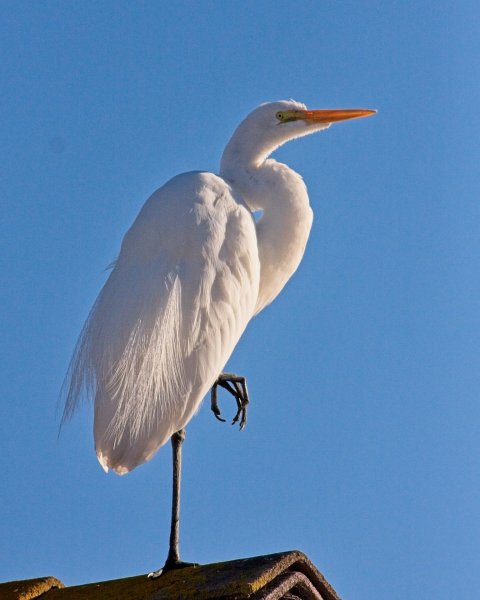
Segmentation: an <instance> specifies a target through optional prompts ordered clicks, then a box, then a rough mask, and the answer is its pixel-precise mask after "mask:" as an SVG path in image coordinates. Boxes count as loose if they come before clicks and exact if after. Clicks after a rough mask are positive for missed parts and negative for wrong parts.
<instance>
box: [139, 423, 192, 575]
mask: <svg viewBox="0 0 480 600" xmlns="http://www.w3.org/2000/svg"><path fill="white" fill-rule="evenodd" d="M184 439H185V429H180V431H177V433H174V434H173V435H172V437H171V440H170V441H171V442H172V460H173V489H172V521H171V525H170V545H169V549H168V556H167V560H166V561H165V565H164V566H163V569H160V570H159V571H155V572H154V573H150V574H149V577H159V576H160V575H161V574H162V573H165V572H166V571H171V570H172V569H181V568H182V567H192V566H195V563H187V562H183V561H181V560H180V484H181V479H182V444H183V440H184Z"/></svg>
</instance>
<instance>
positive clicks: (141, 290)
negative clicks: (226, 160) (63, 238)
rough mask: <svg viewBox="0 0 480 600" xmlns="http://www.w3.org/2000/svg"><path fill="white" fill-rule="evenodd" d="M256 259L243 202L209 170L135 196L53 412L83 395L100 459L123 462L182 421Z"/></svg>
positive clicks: (140, 455)
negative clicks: (140, 199) (89, 402)
mask: <svg viewBox="0 0 480 600" xmlns="http://www.w3.org/2000/svg"><path fill="white" fill-rule="evenodd" d="M259 271H260V267H259V261H258V251H257V243H256V233H255V225H254V222H253V220H252V217H251V214H250V211H249V210H248V209H247V208H246V207H245V206H244V205H243V204H242V203H241V201H240V202H239V201H238V199H237V200H236V199H235V198H234V197H233V196H232V191H231V189H230V188H229V186H228V185H227V184H226V183H225V182H224V181H223V180H222V179H220V178H219V177H216V176H215V175H212V174H209V173H187V174H184V175H181V176H178V177H176V178H174V179H173V180H171V181H170V182H168V183H167V184H166V185H165V186H164V187H163V188H161V189H160V190H158V191H157V192H155V193H154V194H153V196H151V197H150V199H149V200H148V201H147V202H146V204H145V206H144V207H143V209H142V210H141V212H140V214H139V215H138V217H137V219H136V221H135V222H134V224H133V225H132V227H131V229H130V230H129V231H128V232H127V234H126V236H125V238H124V240H123V243H122V248H121V251H120V255H119V257H118V260H117V261H116V263H115V266H114V268H113V271H112V273H111V274H110V277H109V278H108V280H107V282H106V284H105V286H104V287H103V289H102V291H101V293H100V294H99V297H98V299H97V301H96V303H95V305H94V307H93V309H92V311H91V313H90V315H89V317H88V319H87V322H86V324H85V326H84V329H83V331H82V334H81V336H80V339H79V341H78V344H77V347H76V350H75V353H74V356H73V359H72V363H71V366H70V369H69V373H68V376H67V381H66V388H65V389H66V404H65V412H64V418H68V417H69V416H70V415H71V414H72V413H73V411H74V409H75V407H76V405H77V404H78V401H79V399H80V397H82V396H85V395H86V396H87V397H90V398H92V399H94V400H95V444H96V449H97V455H98V457H99V460H100V462H101V464H102V466H104V468H106V469H107V468H108V467H110V468H112V469H114V470H116V471H117V472H119V473H124V472H127V471H129V470H131V469H133V468H134V467H135V466H137V465H138V464H141V463H142V462H145V461H146V460H148V459H149V458H151V456H152V455H153V454H154V453H155V452H156V450H157V449H158V448H159V447H160V446H161V445H162V444H164V443H165V442H166V441H167V440H168V439H169V437H170V436H171V435H172V433H174V432H175V431H178V430H179V429H181V428H182V427H184V426H185V425H186V423H187V422H188V421H189V419H190V418H191V417H192V415H193V414H194V413H195V411H196V410H197V408H198V406H199V404H200V402H201V400H202V398H203V396H204V395H205V393H206V392H207V390H208V389H209V388H210V387H211V385H212V384H213V382H214V381H215V379H216V378H217V377H218V375H219V373H220V372H221V369H222V368H223V366H224V364H225V362H226V361H227V360H228V357H229V356H230V354H231V352H232V350H233V348H234V347H235V344H236V343H237V341H238V339H239V337H240V335H241V334H242V332H243V330H244V329H245V327H246V325H247V323H248V321H249V319H250V318H251V316H252V315H253V311H254V308H255V303H256V300H257V296H258V285H259ZM84 392H86V394H84Z"/></svg>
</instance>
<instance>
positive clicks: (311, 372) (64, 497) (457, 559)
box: [0, 0, 480, 600]
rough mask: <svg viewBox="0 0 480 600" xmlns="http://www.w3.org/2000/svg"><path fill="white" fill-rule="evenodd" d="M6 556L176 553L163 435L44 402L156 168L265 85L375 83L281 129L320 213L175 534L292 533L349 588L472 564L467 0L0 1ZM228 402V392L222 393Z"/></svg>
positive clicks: (250, 336) (259, 548) (189, 456)
mask: <svg viewBox="0 0 480 600" xmlns="http://www.w3.org/2000/svg"><path fill="white" fill-rule="evenodd" d="M0 16H1V19H0V22H1V25H0V29H1V31H0V34H1V35H0V47H1V54H2V61H0V78H1V89H2V94H1V95H0V105H1V109H0V114H1V120H0V139H1V140H2V143H1V145H0V152H1V165H2V168H1V182H2V183H1V185H2V219H1V220H0V228H1V239H0V244H1V248H0V265H1V277H2V285H1V287H0V298H1V310H0V314H1V317H0V318H1V330H2V344H1V357H0V369H1V379H0V381H1V394H0V398H1V400H0V402H1V420H0V439H1V446H0V447H1V450H2V451H1V454H0V461H1V471H2V485H1V495H0V512H1V519H0V523H1V525H0V555H1V556H2V561H1V564H0V580H11V579H17V578H18V579H23V578H30V577H35V576H42V575H48V574H52V575H55V576H56V577H59V578H60V579H62V580H63V581H64V582H65V583H66V584H69V585H72V584H76V583H82V582H87V581H95V580H101V579H109V578H116V577H123V576H129V575H133V574H137V573H143V572H147V571H149V570H152V569H154V568H158V567H159V566H160V565H161V564H163V561H164V559H165V555H166V550H167V539H168V521H169V504H170V449H169V448H164V449H162V450H161V451H160V452H159V453H158V454H157V456H156V457H155V458H154V460H152V461H151V462H150V463H148V464H147V465H145V466H142V467H140V468H139V469H137V470H136V471H134V472H133V473H131V474H129V475H128V476H126V477H123V478H119V477H116V476H115V475H113V474H109V475H108V476H106V475H105V474H104V473H103V471H102V470H101V468H100V466H99V465H98V464H97V461H96V459H95V455H94V451H93V444H92V434H91V412H90V411H89V410H88V409H85V410H83V411H82V412H81V413H79V414H78V415H77V417H76V418H75V420H74V421H73V422H72V423H71V424H70V425H68V426H67V427H66V428H65V429H64V431H63V432H62V435H61V436H60V438H59V439H57V431H58V417H57V414H56V401H57V397H58V392H59V389H60V386H61V383H62V380H63V376H64V373H65V371H66V368H67V365H68V361H69V357H70V354H71V351H72V349H73V346H74V344H75V341H76V338H77V335H78V333H79V331H80V329H81V326H82V323H83V321H84V319H85V317H86V315H87V313H88V311H89V308H90V306H91V304H92V303H93V301H94V299H95V297H96V295H97V293H98V291H99V289H100V287H101V285H102V283H103V282H104V280H105V277H106V272H105V267H106V266H107V265H108V264H109V263H111V261H112V260H113V259H114V258H115V256H116V253H117V251H118V248H119V245H120V242H121V239H122V236H123V233H124V232H125V231H126V229H127V228H128V227H129V225H130V224H131V222H132V220H133V219H134V217H135V215H136V213H137V212H138V210H139V209H140V207H141V205H142V204H143V202H144V201H145V199H146V198H147V197H148V196H149V194H150V193H151V192H152V191H153V190H155V189H156V188H158V187H159V186H160V185H162V183H164V182H165V181H166V180H167V179H169V178H170V177H171V176H173V175H175V174H177V173H179V172H182V171H188V170H195V169H204V170H212V171H216V170H217V169H218V162H219V159H220V156H221V153H222V150H223V147H224V145H225V143H226V142H227V140H228V138H229V136H230V134H231V133H232V131H233V129H234V128H235V126H236V125H237V124H238V122H239V121H240V120H241V119H242V118H243V117H244V116H245V114H247V113H248V112H249V111H250V110H251V109H252V108H254V107H255V106H256V105H258V104H260V103H261V102H265V101H269V100H277V99H283V98H295V99H296V100H299V101H302V102H305V103H307V104H308V105H309V106H310V107H312V108H321V107H363V106H365V107H371V108H378V109H379V113H378V115H377V116H375V117H374V118H369V119H364V120H361V121H358V122H351V123H344V124H339V125H337V126H335V127H332V128H331V129H330V130H328V131H326V132H323V133H321V134H318V135H316V136H311V137H310V138H306V139H302V140H298V141H295V142H292V143H290V144H288V145H286V146H285V147H284V148H282V149H281V150H280V151H278V152H277V154H276V157H277V158H279V159H280V160H282V161H284V162H287V163H288V164H289V165H290V166H291V167H293V168H294V169H296V170H297V171H298V172H300V173H301V174H302V175H303V177H304V179H305V181H306V183H307V186H308V188H309V193H310V198H311V203H312V206H313V209H314V212H315V222H314V227H313V230H312V234H311V239H310V242H309V245H308V248H307V252H306V255H305V258H304V261H303V263H302V265H301V267H300V269H299V271H298V272H297V274H296V275H295V277H294V278H293V279H292V281H291V282H290V283H289V285H288V286H287V288H286V289H285V290H284V292H283V293H282V295H281V296H280V297H279V298H278V299H277V300H276V302H275V303H274V304H273V305H272V306H271V307H269V308H268V309H266V310H265V312H264V313H262V314H261V315H260V316H259V317H257V318H256V319H254V321H252V323H251V324H250V325H249V328H248V330H247V332H246V334H245V335H244V337H243V338H242V340H241V342H240V344H239V345H238V347H237V349H236V351H235V353H234V355H233V357H232V359H231V360H230V362H229V369H231V370H233V371H235V372H239V373H242V374H245V375H246V376H247V377H248V381H249V387H250V391H251V396H252V403H251V409H250V420H249V424H248V426H247V429H246V430H245V431H244V432H242V433H239V432H238V431H237V430H235V429H234V428H232V427H230V426H228V425H223V424H220V423H218V422H216V421H215V420H214V419H213V417H212V415H211V413H210V411H209V410H208V405H205V406H204V407H203V408H202V410H201V411H200V413H199V415H198V416H197V417H196V418H195V419H194V420H192V422H191V423H190V426H189V428H188V433H187V441H186V444H185V459H184V461H185V464H184V496H183V506H182V552H183V557H184V558H185V560H195V561H198V562H202V563H206V562H212V561H218V560H227V559H233V558H239V557H244V556H252V555H258V554H264V553H270V552H277V551H281V550H287V549H294V548H298V549H300V550H303V551H304V552H306V553H307V554H308V556H309V557H310V558H311V560H312V561H313V562H314V563H315V564H316V565H317V566H318V568H319V569H320V570H321V571H322V572H323V573H324V574H325V576H326V577H327V578H328V580H329V581H330V582H331V583H332V585H333V586H334V587H335V588H336V589H337V591H338V593H339V594H340V596H342V597H344V598H356V599H367V598H368V599H370V598H389V599H395V598H404V597H406V596H407V595H408V596H411V595H413V596H414V597H415V598H425V599H430V598H436V599H439V600H441V599H446V598H451V593H452V592H451V590H455V594H456V596H457V597H459V598H462V599H468V598H472V599H473V598H476V597H477V595H478V589H479V587H480V552H479V549H478V540H479V537H480V520H479V518H480V461H479V445H480V444H479V439H480V435H479V434H480V408H479V401H478V396H479V390H480V375H479V373H480V370H479V366H480V365H479V359H480V352H479V344H478V340H479V336H480V317H479V315H480V311H479V298H480V280H479V272H480V258H479V257H480V236H479V223H480V208H479V192H480V185H479V176H478V164H479V120H480V118H479V111H478V107H479V106H480V86H479V83H478V82H479V80H480V78H479V75H480V73H479V58H478V57H479V56H480V38H479V36H478V26H479V21H480V9H479V8H478V4H477V3H474V2H473V1H472V2H468V1H465V2H448V1H436V2H430V1H427V2H422V3H417V2H409V1H402V2H388V3H385V2H378V1H371V2H363V1H361V0H359V1H358V0H357V1H355V2H351V1H349V2H331V1H330V2H326V1H325V2H323V1H319V2H309V1H304V2H302V3H294V4H292V3H291V2H284V1H282V0H277V1H275V2H270V1H262V2H176V3H160V2H158V3H157V2H135V3H134V2H102V3H94V2H81V3H80V2H77V3H71V2H50V1H46V2H42V3H33V2H15V3H3V4H2V6H1V7H0ZM221 405H222V408H223V411H224V412H225V413H227V414H228V413H230V414H232V415H233V412H234V411H233V406H232V402H231V401H230V400H229V399H228V398H222V400H221Z"/></svg>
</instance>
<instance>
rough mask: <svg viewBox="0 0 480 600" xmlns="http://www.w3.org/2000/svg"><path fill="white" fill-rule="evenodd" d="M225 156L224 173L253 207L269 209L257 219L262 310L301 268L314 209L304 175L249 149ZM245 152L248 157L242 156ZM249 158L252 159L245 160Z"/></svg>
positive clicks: (260, 302) (251, 208) (260, 303)
mask: <svg viewBox="0 0 480 600" xmlns="http://www.w3.org/2000/svg"><path fill="white" fill-rule="evenodd" d="M227 150H229V146H227V148H226V151H225V153H224V156H223V158H222V165H221V171H220V175H221V176H222V177H223V178H224V179H225V180H227V181H228V182H229V183H230V185H231V186H232V188H233V190H234V191H236V192H238V193H239V194H240V195H241V196H242V197H243V199H244V200H245V202H246V204H247V205H248V207H249V208H250V210H252V211H257V210H261V211H263V214H262V216H261V218H260V219H259V221H258V222H257V224H256V229H257V243H258V254H259V259H260V290H259V296H258V301H257V306H256V311H255V312H256V313H257V312H258V311H260V310H261V309H262V308H264V307H265V306H266V305H267V304H269V303H270V302H271V301H272V300H273V299H274V298H275V297H276V296H277V294H278V293H279V292H280V291H281V290H282V289H283V287H284V286H285V284H286V283H287V281H288V280H289V279H290V277H291V276H292V275H293V273H294V272H295V271H296V269H297V267H298V265H299V263H300V261H301V259H302V256H303V253H304V251H305V246H306V243H307V240H308V236H309V234H310V229H311V226H312V219H313V213H312V210H311V208H310V204H309V201H308V194H307V190H306V187H305V184H304V183H303V180H302V178H301V177H300V175H298V174H297V173H295V171H292V170H291V169H289V168H288V167H287V166H286V165H283V164H281V163H277V162H276V161H274V160H272V159H268V160H262V157H261V156H259V155H258V154H257V155H256V156H255V154H251V155H250V157H248V154H246V153H245V152H243V153H242V154H241V155H240V156H237V160H232V158H233V157H232V154H231V153H230V152H227ZM242 157H243V158H244V160H242ZM245 158H249V159H248V160H245Z"/></svg>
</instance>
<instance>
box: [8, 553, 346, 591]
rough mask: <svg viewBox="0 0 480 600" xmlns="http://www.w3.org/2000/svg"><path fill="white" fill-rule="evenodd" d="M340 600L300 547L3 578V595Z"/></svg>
mask: <svg viewBox="0 0 480 600" xmlns="http://www.w3.org/2000/svg"><path fill="white" fill-rule="evenodd" d="M40 597H41V599H42V600H87V599H88V600H109V599H112V600H113V599H114V600H193V599H195V600H207V599H212V600H214V599H215V600H246V599H247V598H248V599H249V600H280V599H281V598H283V599H285V600H340V599H339V597H338V596H337V594H336V592H335V590H334V589H333V588H332V587H331V586H330V584H329V583H328V582H327V580H326V579H325V578H324V577H323V575H322V574H321V573H320V572H319V571H318V570H317V569H316V567H315V566H314V565H313V564H312V563H311V562H310V560H309V559H308V558H307V557H306V556H305V554H303V553H302V552H299V551H296V550H294V551H290V552H279V553H278V554H269V555H265V556H256V557H253V558H243V559H239V560H232V561H228V562H220V563H213V564H210V565H200V566H195V567H186V568H184V569H178V570H176V571H169V572H167V573H165V574H164V575H162V576H161V577H159V578H157V579H148V578H147V577H146V575H138V576H136V577H127V578H126V579H115V580H113V581H102V582H99V583H89V584H86V585H79V586H72V587H65V586H64V584H63V583H62V582H61V581H59V580H58V579H56V578H55V577H42V578H39V579H28V580H24V581H10V582H8V583H0V598H2V600H33V599H35V598H40Z"/></svg>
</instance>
